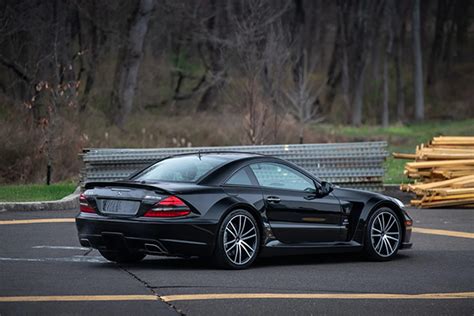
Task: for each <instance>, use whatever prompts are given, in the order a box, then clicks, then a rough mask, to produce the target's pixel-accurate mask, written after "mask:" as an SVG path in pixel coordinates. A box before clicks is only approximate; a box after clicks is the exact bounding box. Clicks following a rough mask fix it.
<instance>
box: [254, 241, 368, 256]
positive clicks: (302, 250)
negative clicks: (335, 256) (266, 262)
mask: <svg viewBox="0 0 474 316" xmlns="http://www.w3.org/2000/svg"><path fill="white" fill-rule="evenodd" d="M362 249H363V245H362V244H360V243H358V242H355V241H349V242H329V243H295V244H286V243H282V242H280V241H278V240H273V241H270V242H268V243H267V244H265V245H263V246H262V248H261V250H260V257H270V256H286V255H303V254H317V253H338V252H359V251H362Z"/></svg>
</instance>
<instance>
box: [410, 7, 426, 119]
mask: <svg viewBox="0 0 474 316" xmlns="http://www.w3.org/2000/svg"><path fill="white" fill-rule="evenodd" d="M412 29H413V57H414V68H415V74H414V80H413V81H414V90H415V120H417V121H423V120H424V119H425V101H424V95H423V57H422V52H421V39H420V0H415V2H414V6H413V27H412Z"/></svg>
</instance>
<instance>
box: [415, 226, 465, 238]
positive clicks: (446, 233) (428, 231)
mask: <svg viewBox="0 0 474 316" xmlns="http://www.w3.org/2000/svg"><path fill="white" fill-rule="evenodd" d="M413 232H414V233H421V234H431V235H441V236H449V237H459V238H474V234H473V233H466V232H458V231H454V230H444V229H429V228H421V227H413Z"/></svg>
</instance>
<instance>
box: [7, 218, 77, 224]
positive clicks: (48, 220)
mask: <svg viewBox="0 0 474 316" xmlns="http://www.w3.org/2000/svg"><path fill="white" fill-rule="evenodd" d="M74 221H75V219H74V218H41V219H12V220H7V221H0V225H19V224H41V223H74Z"/></svg>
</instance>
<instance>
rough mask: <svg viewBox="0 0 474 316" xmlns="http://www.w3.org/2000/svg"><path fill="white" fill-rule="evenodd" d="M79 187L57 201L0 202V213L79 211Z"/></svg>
mask: <svg viewBox="0 0 474 316" xmlns="http://www.w3.org/2000/svg"><path fill="white" fill-rule="evenodd" d="M80 189H81V188H80V187H77V188H76V190H75V191H74V192H73V193H71V194H69V195H68V196H65V197H63V198H62V199H61V200H57V201H41V202H0V212H21V211H29V212H30V211H71V210H78V211H79V192H80Z"/></svg>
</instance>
